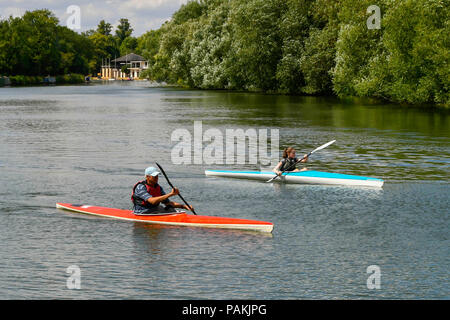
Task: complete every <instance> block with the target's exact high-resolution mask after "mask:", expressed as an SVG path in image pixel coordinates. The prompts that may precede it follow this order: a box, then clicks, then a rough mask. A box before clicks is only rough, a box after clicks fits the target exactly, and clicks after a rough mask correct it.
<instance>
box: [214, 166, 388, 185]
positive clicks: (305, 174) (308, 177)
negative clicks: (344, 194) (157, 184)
mask: <svg viewBox="0 0 450 320" xmlns="http://www.w3.org/2000/svg"><path fill="white" fill-rule="evenodd" d="M205 175H207V176H216V177H227V178H240V179H253V180H264V181H267V180H269V179H271V178H273V177H275V173H273V172H270V171H233V170H206V171H205ZM273 181H275V182H276V181H278V182H285V183H298V184H324V185H344V186H363V187H378V188H381V187H382V186H383V183H384V181H383V180H381V179H377V178H369V177H362V176H355V175H349V174H342V173H332V172H322V171H313V170H307V171H300V172H285V173H283V175H282V176H281V177H280V178H277V179H275V180H273Z"/></svg>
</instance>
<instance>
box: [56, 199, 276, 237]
mask: <svg viewBox="0 0 450 320" xmlns="http://www.w3.org/2000/svg"><path fill="white" fill-rule="evenodd" d="M56 208H58V209H64V210H68V211H72V212H79V213H85V214H90V215H95V216H101V217H107V218H113V219H120V220H128V221H135V222H144V223H153V224H162V225H170V226H190V227H204V228H222V229H239V230H252V231H261V232H272V230H273V223H270V222H265V221H257V220H248V219H236V218H222V217H211V216H199V215H191V214H187V213H186V212H184V211H180V212H174V213H163V214H152V215H142V216H140V215H135V214H134V213H133V211H131V210H121V209H114V208H105V207H96V206H88V205H74V204H70V203H57V204H56Z"/></svg>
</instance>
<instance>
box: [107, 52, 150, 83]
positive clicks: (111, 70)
mask: <svg viewBox="0 0 450 320" xmlns="http://www.w3.org/2000/svg"><path fill="white" fill-rule="evenodd" d="M124 65H127V66H128V71H129V73H125V72H123V71H122V66H124ZM147 68H148V61H147V60H145V58H144V57H142V56H140V55H138V54H135V53H129V54H127V55H125V56H123V57H119V58H117V59H114V60H106V61H104V62H103V64H102V70H101V75H102V79H116V80H119V79H128V78H131V79H139V77H140V75H141V72H142V71H143V70H145V69H147Z"/></svg>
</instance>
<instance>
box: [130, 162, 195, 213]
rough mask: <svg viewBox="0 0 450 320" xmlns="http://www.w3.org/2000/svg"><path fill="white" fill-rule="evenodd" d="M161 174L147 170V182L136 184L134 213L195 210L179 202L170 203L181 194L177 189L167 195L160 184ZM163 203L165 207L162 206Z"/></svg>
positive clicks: (154, 169)
mask: <svg viewBox="0 0 450 320" xmlns="http://www.w3.org/2000/svg"><path fill="white" fill-rule="evenodd" d="M159 174H160V172H159V171H158V170H157V169H156V168H154V167H148V168H147V169H145V180H143V181H140V182H138V183H136V184H135V185H134V187H133V192H132V194H131V201H133V205H134V209H133V213H134V214H136V215H140V214H155V213H168V212H174V211H175V210H174V208H183V209H186V210H191V211H192V210H193V209H194V208H193V207H192V206H191V207H188V206H187V205H184V204H180V203H177V202H173V201H170V200H169V198H170V197H173V196H176V195H178V194H179V193H180V192H179V191H178V189H177V188H173V189H172V191H171V192H170V193H168V194H166V193H165V192H164V190H163V188H162V187H161V186H160V185H159V184H158V176H159ZM161 203H163V204H164V205H165V207H163V206H161V205H160V204H161Z"/></svg>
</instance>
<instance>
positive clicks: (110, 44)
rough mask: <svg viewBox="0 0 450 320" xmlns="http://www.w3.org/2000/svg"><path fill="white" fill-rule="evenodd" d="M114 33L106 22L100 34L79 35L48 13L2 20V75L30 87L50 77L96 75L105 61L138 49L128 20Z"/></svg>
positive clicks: (99, 28)
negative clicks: (45, 77) (42, 78)
mask: <svg viewBox="0 0 450 320" xmlns="http://www.w3.org/2000/svg"><path fill="white" fill-rule="evenodd" d="M111 32H112V26H111V24H109V23H107V22H105V21H103V20H102V21H100V23H99V25H98V27H97V30H89V31H86V32H83V33H81V34H79V33H77V32H75V31H73V30H71V29H69V28H67V27H65V26H61V25H59V21H58V19H57V18H56V17H55V16H54V14H53V13H52V12H51V11H49V10H46V9H43V10H35V11H27V12H26V13H25V14H24V15H23V16H22V17H15V18H14V17H9V18H8V19H4V20H0V75H7V76H12V77H11V82H12V83H13V84H15V83H17V84H29V83H39V82H40V81H41V78H39V77H40V76H46V75H68V74H81V75H86V74H89V73H92V74H96V73H97V72H98V71H99V70H100V66H101V63H102V61H107V59H110V60H111V59H114V58H115V57H119V56H120V55H122V54H126V53H130V52H132V51H133V50H135V49H136V47H137V39H136V38H134V37H132V36H131V33H132V32H133V29H132V28H131V26H130V24H129V22H128V20H127V19H121V20H120V21H119V25H118V27H117V28H116V32H115V35H112V34H111ZM36 77H37V78H36ZM57 80H59V81H58V82H60V83H64V82H70V81H72V80H74V81H78V77H76V76H61V77H57ZM83 80H84V78H83Z"/></svg>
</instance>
